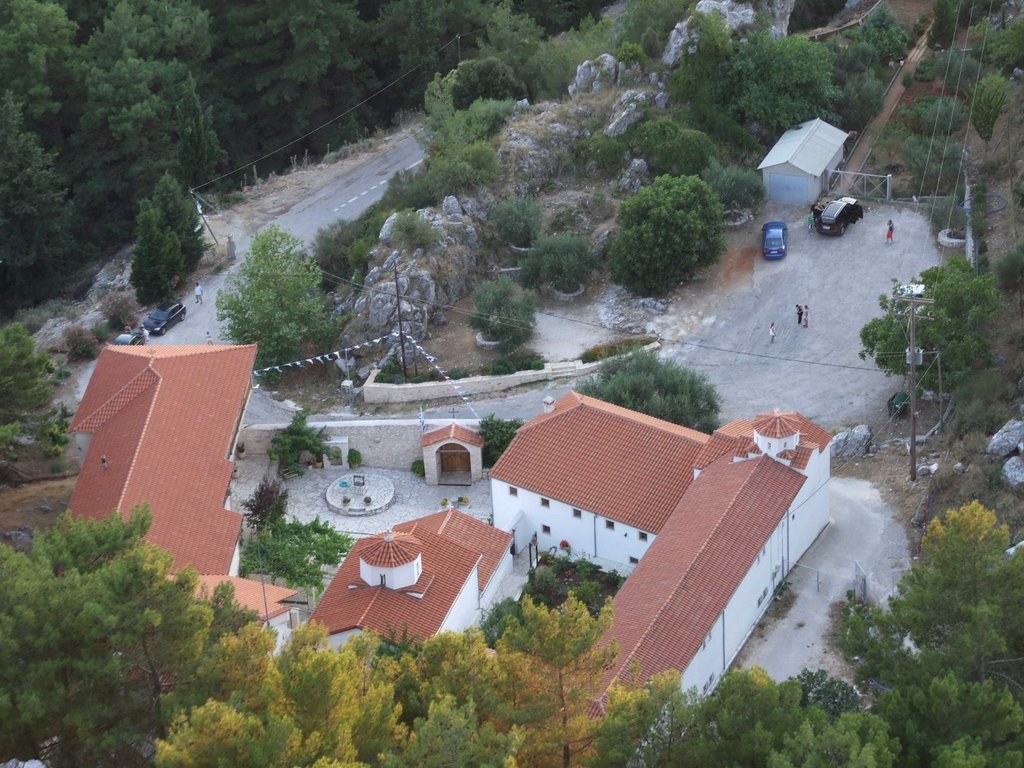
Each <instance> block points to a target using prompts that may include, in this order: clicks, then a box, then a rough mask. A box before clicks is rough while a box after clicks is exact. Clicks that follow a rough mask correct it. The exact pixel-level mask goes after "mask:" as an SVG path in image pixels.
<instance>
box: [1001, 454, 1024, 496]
mask: <svg viewBox="0 0 1024 768" xmlns="http://www.w3.org/2000/svg"><path fill="white" fill-rule="evenodd" d="M1003 480H1005V481H1006V484H1007V485H1008V486H1010V487H1011V488H1020V487H1021V486H1022V485H1024V459H1022V458H1021V457H1020V456H1011V457H1010V458H1009V459H1007V460H1006V463H1005V464H1003Z"/></svg>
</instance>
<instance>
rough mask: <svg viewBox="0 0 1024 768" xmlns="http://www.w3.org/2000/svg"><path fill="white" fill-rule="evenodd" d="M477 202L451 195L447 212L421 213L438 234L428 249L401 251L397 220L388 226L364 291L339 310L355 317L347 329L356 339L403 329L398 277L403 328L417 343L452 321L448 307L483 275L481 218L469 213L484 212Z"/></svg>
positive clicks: (345, 301) (372, 259)
mask: <svg viewBox="0 0 1024 768" xmlns="http://www.w3.org/2000/svg"><path fill="white" fill-rule="evenodd" d="M481 209H482V206H481V204H480V203H479V202H478V201H474V200H465V201H464V202H460V201H459V200H458V199H457V198H456V197H453V196H448V197H446V198H445V200H444V202H443V203H442V205H441V209H440V210H437V209H432V208H427V209H423V210H420V211H417V214H418V215H419V216H421V217H423V219H424V220H426V221H428V222H430V225H431V227H433V229H434V231H435V232H437V234H438V240H437V242H436V243H434V244H433V245H431V246H429V247H427V248H416V249H415V250H413V251H411V252H410V251H409V250H408V249H401V248H400V247H399V244H398V243H396V242H394V238H393V229H394V223H395V220H396V216H397V214H395V215H392V216H391V217H389V218H388V220H387V221H385V222H384V225H383V226H382V227H381V232H380V240H381V242H380V245H378V246H377V247H376V248H374V249H373V251H372V252H371V254H370V263H369V271H368V272H367V273H366V279H365V280H364V281H363V287H364V290H363V291H361V292H360V293H359V294H358V295H356V294H353V295H350V296H348V297H346V298H344V299H343V300H342V301H341V302H340V304H339V307H338V309H339V311H343V312H349V311H350V312H352V313H353V315H354V317H353V321H352V324H351V325H350V326H349V328H348V329H347V331H348V332H349V334H351V335H352V336H353V338H355V337H362V338H366V337H376V336H381V335H383V334H386V333H388V332H391V331H397V330H398V307H399V305H398V300H397V298H396V294H395V280H396V278H395V274H396V271H397V281H398V288H399V292H400V294H401V296H402V304H401V310H402V326H403V329H404V330H405V333H406V334H408V335H409V336H411V337H413V338H417V339H422V338H424V337H425V336H426V334H427V329H428V326H429V325H432V324H433V325H442V324H444V323H446V322H447V318H446V317H445V315H444V313H443V311H442V310H441V307H442V306H446V305H450V304H454V303H455V302H456V301H458V300H459V299H461V298H462V297H463V296H465V295H467V294H468V293H469V291H470V290H471V289H472V285H473V283H472V280H473V278H474V277H475V276H476V275H478V274H479V273H480V272H481V267H482V251H481V248H480V238H479V235H478V233H477V227H476V223H475V222H476V221H477V220H476V219H475V218H474V217H472V216H469V215H467V210H474V211H480V210H481Z"/></svg>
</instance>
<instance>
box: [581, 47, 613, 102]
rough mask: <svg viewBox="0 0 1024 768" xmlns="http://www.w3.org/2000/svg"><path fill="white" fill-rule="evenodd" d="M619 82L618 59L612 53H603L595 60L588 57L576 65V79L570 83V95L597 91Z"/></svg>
mask: <svg viewBox="0 0 1024 768" xmlns="http://www.w3.org/2000/svg"><path fill="white" fill-rule="evenodd" d="M618 82H619V62H618V60H617V59H616V58H615V57H614V56H612V55H611V54H610V53H602V54H601V55H600V56H598V57H597V58H596V59H595V60H593V61H590V60H589V59H588V60H587V61H584V62H583V63H582V64H580V65H579V66H578V67H576V79H575V80H573V82H572V83H571V84H570V85H569V95H570V96H576V95H577V94H582V93H597V92H598V91H600V90H603V89H604V88H607V87H609V86H611V85H615V84H616V83H618Z"/></svg>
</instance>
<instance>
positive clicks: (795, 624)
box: [736, 477, 910, 681]
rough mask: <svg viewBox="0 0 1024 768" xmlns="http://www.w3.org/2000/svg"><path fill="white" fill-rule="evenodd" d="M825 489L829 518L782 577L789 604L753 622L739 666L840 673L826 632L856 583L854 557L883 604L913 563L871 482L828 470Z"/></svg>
mask: <svg viewBox="0 0 1024 768" xmlns="http://www.w3.org/2000/svg"><path fill="white" fill-rule="evenodd" d="M827 489H828V493H829V496H830V506H831V521H830V522H829V525H828V527H827V528H825V530H824V531H823V532H822V534H821V535H820V536H819V537H818V540H817V541H815V542H814V544H812V545H811V548H810V549H809V550H808V551H807V553H806V554H805V555H804V556H803V557H802V558H801V559H800V563H799V564H798V565H797V567H796V568H795V569H794V570H793V571H792V573H791V574H790V575H789V577H788V578H787V580H788V581H789V583H790V589H791V590H792V591H793V592H794V593H795V594H796V599H795V601H794V602H793V605H792V606H791V607H790V609H789V611H788V612H787V613H786V615H785V616H783V617H782V618H780V619H775V620H773V619H769V620H768V621H767V622H766V625H765V627H764V629H763V630H758V629H755V630H754V633H753V635H751V639H750V640H749V641H748V642H747V644H746V645H745V646H744V648H743V650H742V652H741V653H740V656H739V657H738V658H737V660H736V666H738V667H752V666H754V665H757V666H760V667H762V668H764V669H765V670H766V671H767V672H768V674H769V675H771V677H772V678H773V679H774V680H779V681H782V680H785V679H787V678H790V677H795V676H796V675H798V674H799V673H800V670H802V669H804V668H807V669H811V670H814V669H827V670H828V671H829V672H830V673H831V674H833V675H836V676H843V669H842V667H841V663H840V662H839V661H838V660H837V657H836V654H835V653H834V652H832V651H831V649H830V648H829V646H828V641H827V635H828V632H829V630H830V628H831V620H832V615H831V606H832V604H833V603H836V602H840V601H843V600H845V599H846V591H847V590H848V589H851V588H853V586H854V562H857V563H859V564H860V566H861V568H862V569H863V572H864V573H865V574H866V579H867V590H868V599H869V600H872V601H874V602H877V603H881V604H885V603H886V602H888V598H889V596H890V595H891V594H892V591H893V588H894V586H895V584H896V583H897V581H898V580H899V578H900V576H901V575H902V574H903V572H904V571H905V570H906V569H907V568H909V567H910V552H909V549H908V546H907V537H906V533H905V532H904V529H903V526H902V525H901V524H900V522H899V521H898V520H897V519H896V514H895V513H894V511H893V510H892V508H891V507H889V505H888V504H886V503H885V502H884V501H883V500H882V498H881V495H880V494H879V493H878V490H877V489H876V488H875V487H874V486H872V485H871V483H869V482H867V481H866V480H856V479H853V478H846V477H833V478H832V479H831V480H830V481H829V484H828V486H827Z"/></svg>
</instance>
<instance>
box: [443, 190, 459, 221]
mask: <svg viewBox="0 0 1024 768" xmlns="http://www.w3.org/2000/svg"><path fill="white" fill-rule="evenodd" d="M441 211H442V213H444V215H445V216H461V215H462V206H461V205H459V199H458V198H457V197H455V195H448V197H446V198H445V199H444V202H442V203H441Z"/></svg>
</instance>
